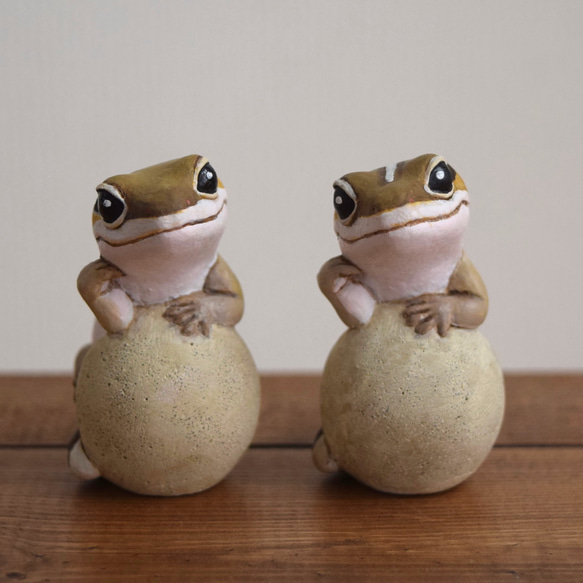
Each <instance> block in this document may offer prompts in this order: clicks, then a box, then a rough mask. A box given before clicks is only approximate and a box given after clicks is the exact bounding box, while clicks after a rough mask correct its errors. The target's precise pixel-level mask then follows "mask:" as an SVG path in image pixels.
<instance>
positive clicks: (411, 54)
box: [0, 0, 583, 372]
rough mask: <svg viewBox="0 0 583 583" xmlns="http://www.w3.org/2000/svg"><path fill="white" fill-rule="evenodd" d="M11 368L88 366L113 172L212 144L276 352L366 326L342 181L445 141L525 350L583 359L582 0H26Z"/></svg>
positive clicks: (301, 352)
mask: <svg viewBox="0 0 583 583" xmlns="http://www.w3.org/2000/svg"><path fill="white" fill-rule="evenodd" d="M0 16H1V24H0V27H1V29H0V65H1V71H0V80H1V81H0V82H1V92H0V105H1V107H0V137H1V140H0V148H1V155H0V177H1V180H2V194H1V197H2V198H1V200H2V206H1V209H2V213H1V221H2V227H1V229H0V238H1V239H0V243H1V259H0V261H1V264H0V267H1V271H0V273H1V289H2V296H1V299H2V301H1V303H0V310H1V312H0V321H1V327H0V330H1V331H0V334H1V336H0V348H1V351H0V370H2V371H5V372H7V371H37V372H40V371H68V370H70V368H71V366H72V362H73V358H74V355H75V352H76V350H77V349H78V347H79V346H80V345H82V344H83V343H85V342H86V341H87V340H88V338H89V335H90V328H91V323H92V315H91V312H90V310H89V309H88V308H87V306H86V305H85V304H84V303H83V301H82V300H81V298H80V297H79V296H78V294H77V291H76V287H75V280H76V277H77V274H78V272H79V271H80V269H81V268H82V267H83V266H84V265H85V264H86V263H88V262H90V261H92V260H94V259H96V258H97V247H96V245H95V242H94V240H93V237H92V233H91V226H90V215H91V208H92V206H93V202H94V197H95V191H94V188H95V185H97V184H98V183H99V182H100V181H101V180H103V179H104V178H106V177H108V176H110V175H112V174H118V173H124V172H130V171H133V170H136V169H138V168H141V167H144V166H148V165H150V164H154V163H157V162H162V161H164V160H168V159H172V158H177V157H181V156H184V155H186V154H190V153H200V154H204V155H206V156H207V157H208V158H209V159H210V160H211V163H212V164H213V165H214V167H215V168H216V169H217V171H218V173H219V175H220V176H221V178H222V180H223V182H224V183H225V185H226V187H227V190H228V192H229V196H230V222H229V226H228V228H227V233H226V235H225V236H224V238H223V241H222V244H221V248H220V251H221V254H222V255H223V256H224V257H225V258H226V259H227V261H228V262H229V264H230V265H231V267H232V268H233V270H234V271H235V272H236V274H237V275H238V277H239V279H240V280H241V282H242V285H243V288H244V290H245V294H246V314H245V317H244V319H243V321H242V322H241V324H240V325H239V326H238V330H239V332H240V333H241V335H242V336H243V337H244V339H245V340H246V342H247V344H248V345H249V347H250V348H251V350H252V352H253V354H254V356H255V359H256V362H257V364H258V367H259V368H260V370H262V371H297V372H300V371H317V370H320V369H321V368H322V366H323V363H324V360H325V358H326V355H327V353H328V351H329V349H330V348H331V346H332V344H333V343H334V341H335V340H336V338H337V337H338V336H339V335H340V333H341V332H342V331H343V330H344V326H343V325H342V324H341V322H340V320H339V319H338V318H337V316H336V314H335V312H334V311H333V309H332V308H331V306H330V305H329V304H328V303H327V301H326V300H325V299H324V297H323V296H322V295H321V294H320V292H319V291H318V289H317V286H316V282H315V276H316V273H317V271H318V269H319V268H320V266H321V265H322V263H324V262H325V261H326V260H327V259H329V258H330V257H332V256H334V255H337V254H338V247H337V244H336V240H335V236H334V233H333V229H332V188H331V184H332V182H333V181H334V180H335V179H336V178H338V177H340V176H341V175H343V174H345V173H347V172H350V171H354V170H368V169H372V168H377V167H379V166H384V165H386V164H389V163H392V162H396V161H399V160H404V159H408V158H412V157H415V156H417V155H419V154H422V153H426V152H434V153H439V154H442V155H444V156H445V157H446V158H447V159H448V161H450V162H451V163H452V165H453V166H454V167H455V168H456V170H457V171H458V172H459V173H460V174H461V175H462V177H463V178H464V180H465V182H466V184H467V185H468V187H469V191H470V196H471V200H472V206H471V212H472V220H471V223H470V228H469V231H468V233H467V237H466V249H467V251H468V254H469V256H470V258H471V259H472V261H473V262H474V264H475V265H476V266H477V267H478V269H479V271H480V272H481V274H482V276H483V278H484V280H485V281H486V284H487V286H488V289H489V292H490V296H491V307H490V314H489V316H488V320H487V322H486V324H485V325H484V326H483V327H482V330H483V332H484V333H485V334H486V335H487V337H488V338H489V339H490V341H491V343H492V344H493V346H494V348H495V350H496V352H497V353H498V355H499V358H500V361H501V364H502V365H503V367H504V368H505V369H506V370H526V369H529V370H550V369H555V370H557V369H562V370H566V369H569V370H575V369H581V368H582V364H583V361H582V359H581V356H582V343H581V332H580V331H581V328H582V325H583V316H582V308H581V303H582V299H583V277H582V269H581V266H582V264H583V261H582V258H581V257H582V251H583V229H582V228H581V220H582V218H583V201H582V199H583V185H582V182H583V178H582V174H583V172H582V169H583V139H582V136H583V113H582V112H583V34H581V29H582V25H583V2H580V1H578V0H572V1H560V0H555V1H552V2H551V1H540V0H539V1H533V0H528V1H508V0H498V1H496V0H494V1H492V0H488V1H468V0H457V1H454V0H442V1H440V2H434V1H430V0H402V1H382V0H359V1H356V0H353V1H350V0H342V1H340V0H328V1H324V0H320V1H318V0H314V1H308V0H298V1H273V0H247V1H245V2H236V1H227V0H204V1H191V2H186V1H169V0H158V1H154V0H149V1H146V0H135V1H129V0H128V1H119V0H98V1H87V0H83V1H81V2H80V1H78V0H52V1H46V2H41V1H31V0H13V1H7V0H3V1H1V2H0Z"/></svg>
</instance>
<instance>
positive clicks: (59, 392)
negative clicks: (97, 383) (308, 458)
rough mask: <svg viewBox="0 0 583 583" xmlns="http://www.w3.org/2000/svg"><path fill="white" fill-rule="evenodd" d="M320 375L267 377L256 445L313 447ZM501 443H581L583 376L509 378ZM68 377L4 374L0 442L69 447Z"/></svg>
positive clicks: (70, 406) (0, 384)
mask: <svg viewBox="0 0 583 583" xmlns="http://www.w3.org/2000/svg"><path fill="white" fill-rule="evenodd" d="M319 383H320V379H319V377H318V376H316V375H305V376H302V375H287V376H281V375H264V376H263V377H262V387H263V403H262V411H261V419H260V423H259V427H258V430H257V434H256V436H255V440H254V443H256V444H296V445H306V446H308V445H309V444H311V442H312V440H313V438H314V435H315V434H316V432H317V430H318V429H319V427H320V421H319V406H318V390H319ZM506 386H507V391H506V394H507V406H506V411H507V412H506V419H505V423H504V425H503V428H502V431H501V433H500V436H499V439H498V444H501V445H513V444H520V445H537V444H540V445H558V444H564V445H577V444H583V423H581V419H583V375H506ZM72 395H73V390H72V387H71V381H70V377H67V376H60V377H57V376H52V377H51V376H47V377H30V376H28V377H25V376H23V377H6V376H4V377H0V445H20V444H24V445H33V444H36V445H47V444H54V445H65V444H66V443H68V441H69V439H70V437H71V436H72V434H73V433H74V431H75V429H76V421H75V410H74V406H73V401H72Z"/></svg>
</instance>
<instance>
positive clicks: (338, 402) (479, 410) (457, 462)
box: [321, 304, 504, 494]
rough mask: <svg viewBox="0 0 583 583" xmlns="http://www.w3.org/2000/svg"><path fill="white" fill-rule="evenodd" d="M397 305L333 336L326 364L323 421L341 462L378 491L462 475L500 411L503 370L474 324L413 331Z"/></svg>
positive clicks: (487, 440) (477, 458) (481, 452)
mask: <svg viewBox="0 0 583 583" xmlns="http://www.w3.org/2000/svg"><path fill="white" fill-rule="evenodd" d="M402 310H403V306H402V305H399V304H380V305H378V306H377V308H376V310H375V313H374V315H373V317H372V318H371V321H370V322H369V323H368V324H367V325H365V326H363V327H361V328H357V329H351V330H348V331H347V332H345V333H344V335H343V336H341V337H340V339H339V340H338V342H337V343H336V345H335V346H334V348H333V349H332V352H331V353H330V356H329V357H328V361H327V363H326V367H325V371H324V379H323V383H322V394H321V403H322V426H323V430H324V434H325V436H326V441H327V443H328V446H329V448H330V450H331V453H332V455H333V457H334V458H335V459H336V460H337V462H338V464H339V466H340V467H341V468H342V469H344V470H345V471H347V472H348V473H349V474H351V475H352V476H354V477H355V478H357V479H358V480H360V481H362V482H364V483H365V484H368V485H369V486H371V487H373V488H375V489H377V490H381V491H384V492H392V493H396V494H428V493H432V492H439V491H442V490H446V489H448V488H451V487H453V486H455V485H457V484H459V483H460V482H462V481H463V480H465V479H466V478H467V477H469V476H470V475H471V474H472V473H473V472H474V471H475V470H476V469H477V468H478V466H479V465H480V464H481V463H482V462H483V461H484V459H485V458H486V456H487V455H488V452H489V451H490V449H491V447H492V445H493V444H494V441H495V439H496V436H497V435H498V431H499V429H500V425H501V422H502V417H503V413H504V384H503V378H502V372H501V370H500V368H499V366H498V364H497V362H496V358H495V356H494V354H493V352H492V349H491V348H490V345H489V344H488V342H487V340H486V339H485V338H484V337H483V336H482V334H481V333H480V332H478V331H477V330H461V329H458V328H452V329H451V330H450V331H449V332H448V334H447V336H446V337H445V338H440V337H439V336H438V335H437V333H436V332H435V331H432V332H430V333H429V334H427V335H424V336H420V335H417V334H416V333H415V332H414V330H413V329H412V328H409V327H407V326H405V324H404V321H403V318H402V316H401V312H402Z"/></svg>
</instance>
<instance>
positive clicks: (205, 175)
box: [196, 162, 218, 194]
mask: <svg viewBox="0 0 583 583" xmlns="http://www.w3.org/2000/svg"><path fill="white" fill-rule="evenodd" d="M217 186H218V180H217V173H216V172H215V169H214V168H213V167H212V166H211V165H210V164H209V163H208V162H207V163H206V164H205V165H204V166H203V167H202V168H201V169H200V172H199V173H198V181H197V183H196V190H198V192H202V193H204V194H215V193H216V192H217Z"/></svg>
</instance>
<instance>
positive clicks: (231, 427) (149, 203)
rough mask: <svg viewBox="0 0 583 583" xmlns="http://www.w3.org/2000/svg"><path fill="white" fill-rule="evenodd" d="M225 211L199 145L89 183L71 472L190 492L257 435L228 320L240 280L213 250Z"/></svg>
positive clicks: (249, 388) (141, 487) (254, 382)
mask: <svg viewBox="0 0 583 583" xmlns="http://www.w3.org/2000/svg"><path fill="white" fill-rule="evenodd" d="M226 218H227V193H226V191H225V188H224V186H223V184H222V182H221V181H220V179H219V178H218V176H217V174H216V172H215V170H214V168H213V167H212V166H211V165H210V163H209V161H208V160H207V159H206V158H204V157H203V156H198V155H191V156H186V157H184V158H180V159H177V160H171V161H169V162H164V163H162V164H157V165H155V166H151V167H148V168H144V169H142V170H138V171H136V172H133V173H131V174H124V175H118V176H113V177H111V178H108V179H107V180H105V181H104V182H103V183H101V184H100V185H98V186H97V200H96V202H95V206H94V209H93V233H94V235H95V238H96V241H97V244H98V247H99V251H100V258H99V259H98V260H97V261H94V262H92V263H90V264H89V265H87V266H86V267H85V268H84V269H83V270H82V271H81V273H80V275H79V278H78V282H77V284H78V289H79V292H80V294H81V296H82V297H83V299H84V300H85V301H86V302H87V304H88V306H89V307H90V308H91V310H92V311H93V313H94V314H95V317H96V319H97V323H98V325H97V333H96V334H95V340H94V342H93V344H91V345H90V346H89V347H87V348H85V349H84V350H82V351H81V352H80V354H79V356H78V358H77V365H76V369H77V370H76V373H75V385H76V388H75V403H76V408H77V416H78V421H79V430H80V431H79V435H78V436H77V437H76V438H75V439H74V441H73V443H72V447H71V448H70V452H69V464H70V466H71V469H72V470H73V472H74V473H76V474H77V475H78V476H79V477H81V478H83V479H93V478H96V477H99V476H103V477H105V478H107V479H108V480H110V481H112V482H114V483H116V484H118V485H119V486H121V487H123V488H126V489H128V490H131V491H134V492H138V493H142V494H151V495H180V494H189V493H193V492H198V491H201V490H204V489H206V488H209V487H211V486H212V485H214V484H216V483H217V482H218V481H220V480H221V479H222V478H224V477H225V475H226V474H227V473H228V472H229V471H230V470H231V469H232V467H233V466H234V465H235V463H236V462H237V461H238V460H239V458H240V457H241V455H242V454H243V452H244V451H245V450H246V448H247V447H248V445H249V443H250V442H251V439H252V437H253V434H254V431H255V427H256V424H257V418H258V413H259V397H260V396H259V380H258V375H257V371H256V369H255V365H254V363H253V359H252V357H251V355H250V353H249V351H248V350H247V348H246V346H245V344H244V343H243V341H242V340H241V339H240V337H239V336H238V335H237V333H236V331H235V330H234V326H235V324H237V322H239V320H240V319H241V317H242V314H243V296H242V292H241V287H240V285H239V282H238V281H237V278H236V277H235V275H234V274H233V272H232V271H231V270H230V268H229V266H228V265H227V263H226V262H225V261H224V259H222V258H221V257H220V256H219V255H218V254H217V248H218V244H219V241H220V238H221V235H222V234H223V231H224V229H225V224H226Z"/></svg>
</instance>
